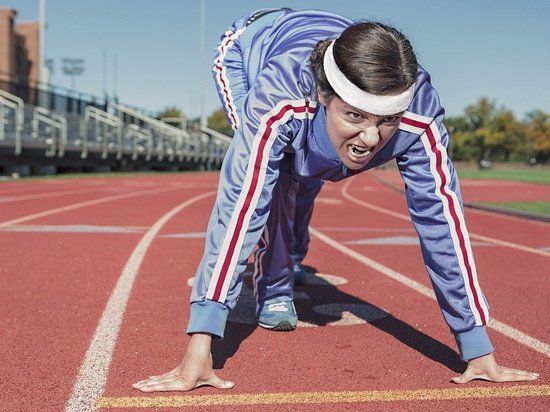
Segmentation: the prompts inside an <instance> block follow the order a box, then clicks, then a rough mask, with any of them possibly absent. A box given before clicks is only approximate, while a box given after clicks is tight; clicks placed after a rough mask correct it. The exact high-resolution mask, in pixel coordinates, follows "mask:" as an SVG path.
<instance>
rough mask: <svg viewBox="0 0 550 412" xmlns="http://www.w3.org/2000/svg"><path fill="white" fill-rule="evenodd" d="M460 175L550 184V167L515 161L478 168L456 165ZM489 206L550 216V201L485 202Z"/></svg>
mask: <svg viewBox="0 0 550 412" xmlns="http://www.w3.org/2000/svg"><path fill="white" fill-rule="evenodd" d="M455 166H456V169H457V173H458V176H459V177H460V178H462V179H495V180H511V181H521V182H528V183H538V184H547V185H549V184H550V167H548V166H535V167H529V166H525V165H518V164H513V163H505V164H496V165H495V167H493V168H491V169H484V170H481V169H478V168H477V167H475V166H472V165H468V164H462V165H460V164H458V165H456V164H455ZM483 204H486V205H488V206H495V207H498V208H502V209H509V210H517V211H520V212H526V213H535V214H538V215H544V216H550V202H490V203H489V202H485V203H483Z"/></svg>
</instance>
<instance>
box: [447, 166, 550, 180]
mask: <svg viewBox="0 0 550 412" xmlns="http://www.w3.org/2000/svg"><path fill="white" fill-rule="evenodd" d="M457 172H458V176H459V177H461V178H463V179H497V180H519V181H522V182H530V183H542V184H550V168H547V167H545V168H542V167H540V168H538V167H534V168H514V167H511V168H502V169H488V170H479V169H461V168H458V167H457Z"/></svg>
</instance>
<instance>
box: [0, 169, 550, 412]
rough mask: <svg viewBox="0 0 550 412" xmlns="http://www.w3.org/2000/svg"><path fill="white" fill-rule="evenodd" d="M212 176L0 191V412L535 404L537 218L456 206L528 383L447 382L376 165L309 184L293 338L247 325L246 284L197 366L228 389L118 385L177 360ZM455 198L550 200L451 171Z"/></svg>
mask: <svg viewBox="0 0 550 412" xmlns="http://www.w3.org/2000/svg"><path fill="white" fill-rule="evenodd" d="M217 179H218V175H217V174H216V173H203V174H180V175H155V176H134V177H112V178H86V179H52V180H36V181H32V180H30V181H21V182H6V183H2V184H0V242H1V243H0V244H1V248H0V254H1V255H0V257H1V260H0V262H1V263H0V280H1V282H2V288H1V291H0V294H1V301H0V302H1V305H2V306H1V310H2V316H1V317H0V322H1V330H2V334H1V336H0V362H1V364H2V366H3V367H2V369H3V372H4V373H3V376H4V379H3V382H4V386H3V388H2V390H1V391H0V410H1V411H35V410H44V411H62V410H73V411H91V410H105V411H107V410H119V411H121V410H124V411H126V410H127V411H134V410H138V409H137V408H141V409H139V410H156V409H155V408H159V409H162V408H170V407H172V408H185V407H189V409H194V410H219V411H222V410H223V411H227V410H235V411H237V410H238V411H242V410H251V411H252V410H270V411H278V410H316V411H324V410H326V411H329V410H330V411H332V410H396V409H397V410H427V409H430V410H442V411H443V410H448V409H449V408H453V409H457V410H477V409H479V410H495V411H496V410H499V411H500V410H529V411H535V410H547V408H548V404H549V401H550V381H549V376H550V364H549V356H550V346H549V344H548V342H550V327H549V326H550V320H549V319H550V318H549V316H548V313H550V300H549V299H548V279H547V277H548V267H549V262H550V224H548V223H542V222H535V221H528V220H522V219H519V218H515V217H507V216H501V215H496V214H492V213H488V212H481V211H475V210H468V211H467V212H466V218H467V223H468V227H469V230H470V234H471V238H472V243H473V248H474V253H475V255H476V263H477V267H478V273H479V278H480V283H481V285H482V287H483V288H484V291H485V293H486V294H487V295H488V298H489V302H490V304H491V309H492V310H491V314H492V320H491V324H490V326H491V331H490V334H491V337H492V340H493V343H494V345H495V347H496V349H497V351H496V356H497V359H498V360H499V361H501V362H502V363H503V364H507V365H508V366H511V367H517V368H523V369H527V370H533V371H537V372H540V373H541V378H540V379H539V380H538V381H536V382H534V383H530V384H503V385H496V384H490V383H486V382H474V383H471V384H469V385H467V386H456V385H454V384H452V383H450V382H449V379H450V378H451V377H453V376H455V375H456V374H458V373H459V372H460V371H461V370H462V369H463V368H464V364H463V363H462V362H461V361H460V360H459V358H458V356H457V354H456V352H455V345H454V342H453V339H452V337H451V335H450V334H449V332H448V331H447V330H446V329H447V328H446V326H445V325H444V322H443V320H442V317H441V315H440V313H439V310H438V308H437V305H436V303H435V301H434V300H433V297H432V294H431V288H430V285H429V281H428V278H427V275H426V273H425V269H424V267H423V264H422V260H421V257H420V251H419V247H418V246H417V245H416V240H415V233H414V231H413V229H412V226H411V224H410V222H409V220H408V217H407V215H406V208H405V204H404V199H403V195H402V194H400V193H398V192H396V191H394V190H391V189H390V188H389V187H388V185H386V184H383V182H382V181H385V182H393V183H394V184H399V177H398V175H397V174H396V172H395V171H393V170H377V171H374V172H372V173H366V174H363V175H359V176H357V177H355V178H353V179H352V180H349V181H347V182H346V183H344V184H331V183H327V184H326V185H325V187H324V188H323V191H322V193H321V195H320V197H319V198H318V199H317V202H316V212H315V215H314V218H313V224H312V234H313V240H312V245H311V250H310V253H309V255H308V258H307V261H306V262H305V263H306V264H307V265H308V266H309V267H310V269H311V271H312V273H311V275H310V277H309V279H308V280H309V282H308V284H306V285H304V286H301V287H298V288H297V289H296V305H297V309H298V312H299V316H300V327H299V328H298V329H297V330H296V331H295V332H293V333H273V332H268V331H265V330H263V329H260V328H256V327H255V325H254V317H253V314H252V311H253V309H252V307H253V306H252V305H253V303H252V300H251V299H252V298H251V296H250V291H249V289H248V286H246V285H245V287H244V288H243V294H242V299H241V301H240V302H239V306H238V307H237V308H236V309H235V311H234V313H233V314H232V316H231V321H230V322H229V324H228V330H227V337H226V339H225V340H224V341H223V343H219V342H217V343H216V344H215V346H214V364H215V365H214V366H215V368H217V369H222V368H223V370H219V371H218V373H219V374H220V375H221V376H222V377H224V378H226V379H230V380H233V381H235V382H236V387H235V389H233V390H231V391H228V392H221V391H217V390H215V389H212V388H200V389H197V390H195V391H193V392H192V393H190V394H184V395H181V394H174V393H164V394H142V393H140V392H137V391H135V390H133V389H132V388H131V384H132V383H133V382H135V381H137V380H140V379H143V378H145V377H147V376H149V375H151V374H159V373H163V372H165V371H168V370H169V369H171V368H173V367H174V366H175V365H176V364H177V363H178V362H179V360H180V357H181V354H182V349H183V347H184V346H185V342H186V340H187V337H186V336H185V334H184V332H183V331H184V327H185V325H186V320H187V318H188V310H189V309H188V304H187V302H188V296H189V292H190V286H189V285H190V284H192V277H193V276H194V269H195V267H196V265H197V263H198V261H199V259H200V256H201V252H202V245H203V242H204V229H205V227H206V222H207V219H208V216H209V212H210V209H211V206H212V203H213V200H214V193H215V190H216V183H217ZM462 191H463V196H464V199H465V200H467V201H483V200H499V199H502V200H516V197H519V198H529V200H546V201H548V200H550V186H542V185H529V184H519V183H509V182H492V181H486V182H479V181H476V182H473V181H472V182H469V181H464V182H463V184H462ZM522 193H523V194H524V196H523V197H522V195H521V194H522ZM503 196H505V197H506V199H504V198H503ZM343 211H345V212H343ZM313 272H316V273H317V274H316V275H315V274H314V273H313ZM246 283H248V281H247V280H246V278H245V284H246ZM6 384H7V385H6Z"/></svg>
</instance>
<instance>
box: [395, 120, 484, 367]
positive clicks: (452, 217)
mask: <svg viewBox="0 0 550 412" xmlns="http://www.w3.org/2000/svg"><path fill="white" fill-rule="evenodd" d="M442 120H443V116H442V115H440V116H438V117H436V118H435V119H434V120H433V121H432V122H431V124H430V125H429V126H428V127H427V129H426V130H425V131H424V133H423V134H422V135H421V136H420V138H418V139H417V141H416V142H415V143H414V144H413V145H412V146H411V147H410V148H409V149H408V150H407V151H406V152H405V153H404V154H403V155H401V156H400V157H399V158H398V159H397V163H398V166H399V170H400V172H401V175H402V177H403V180H404V182H405V186H406V199H407V206H408V209H409V213H410V216H411V219H412V222H413V224H414V227H415V229H416V231H417V233H418V236H419V239H420V245H421V249H422V255H423V258H424V263H425V265H426V269H427V271H428V274H429V276H430V279H431V282H432V285H433V288H434V291H435V295H436V298H437V301H438V303H439V306H440V308H441V310H442V312H443V316H444V318H445V320H446V322H447V324H448V325H449V327H450V328H451V330H452V332H453V333H454V335H455V339H456V341H457V344H458V346H459V350H460V353H461V356H462V358H463V359H472V358H475V357H479V356H482V355H486V354H488V353H491V352H492V351H493V348H492V345H491V343H490V341H489V338H488V336H487V333H486V329H485V325H486V323H487V321H488V305H487V302H486V300H485V297H484V295H483V293H482V291H481V288H480V287H479V283H478V279H477V273H476V267H475V262H474V257H473V253H472V248H471V245H470V239H469V235H468V231H467V228H466V223H465V220H464V213H463V205H462V198H461V195H460V188H459V183H458V178H457V175H456V171H455V169H454V167H453V164H452V162H451V160H450V159H449V158H448V156H447V144H448V134H447V131H446V129H445V127H444V125H443V121H442Z"/></svg>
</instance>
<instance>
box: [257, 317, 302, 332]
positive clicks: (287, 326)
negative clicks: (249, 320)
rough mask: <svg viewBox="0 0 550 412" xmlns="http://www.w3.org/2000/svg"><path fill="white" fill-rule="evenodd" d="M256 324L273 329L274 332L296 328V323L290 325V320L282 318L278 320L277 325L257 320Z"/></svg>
mask: <svg viewBox="0 0 550 412" xmlns="http://www.w3.org/2000/svg"><path fill="white" fill-rule="evenodd" d="M258 325H260V326H261V327H262V328H264V329H269V330H274V331H276V332H291V331H293V330H294V329H296V325H294V326H293V325H291V324H290V322H288V321H286V320H283V321H282V322H279V323H278V324H277V325H275V326H273V325H267V324H265V323H261V322H258Z"/></svg>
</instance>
